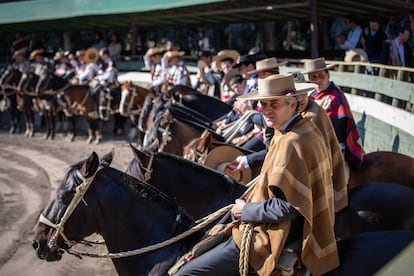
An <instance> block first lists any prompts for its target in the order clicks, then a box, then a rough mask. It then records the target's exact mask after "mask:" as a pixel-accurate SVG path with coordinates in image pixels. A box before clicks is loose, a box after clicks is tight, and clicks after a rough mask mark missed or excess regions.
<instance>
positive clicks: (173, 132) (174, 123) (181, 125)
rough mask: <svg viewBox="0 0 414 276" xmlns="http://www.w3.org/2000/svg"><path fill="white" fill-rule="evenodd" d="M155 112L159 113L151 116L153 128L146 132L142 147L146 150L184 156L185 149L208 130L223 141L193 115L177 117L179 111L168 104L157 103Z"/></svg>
mask: <svg viewBox="0 0 414 276" xmlns="http://www.w3.org/2000/svg"><path fill="white" fill-rule="evenodd" d="M160 106H161V107H160ZM153 110H157V112H158V113H156V114H155V115H154V114H152V115H150V117H151V116H155V117H153V119H152V120H151V123H150V124H151V127H150V129H149V130H147V131H146V133H145V136H144V139H143V142H142V147H143V148H144V149H146V150H149V151H165V152H169V153H174V154H177V155H182V154H183V147H184V146H185V145H186V144H188V143H189V142H190V141H191V140H192V139H194V138H196V137H199V136H200V135H201V134H202V133H203V131H204V130H206V129H209V130H210V131H211V132H212V135H214V137H215V138H216V139H217V140H220V141H223V139H222V138H221V137H220V135H218V134H215V131H214V129H212V128H209V127H208V125H207V124H203V123H200V122H197V120H192V119H191V118H192V117H191V115H189V119H185V118H180V117H179V116H175V114H177V113H176V112H175V110H177V109H174V108H171V107H170V106H169V105H168V104H167V106H164V104H163V102H162V101H159V102H158V101H157V102H156V103H155V106H154V108H153ZM151 113H152V112H151ZM174 113H175V114H174ZM190 114H195V113H190ZM141 122H142V121H141Z"/></svg>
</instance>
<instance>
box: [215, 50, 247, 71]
mask: <svg viewBox="0 0 414 276" xmlns="http://www.w3.org/2000/svg"><path fill="white" fill-rule="evenodd" d="M239 57H240V53H239V52H237V51H236V50H229V49H226V50H221V51H220V52H218V53H217V56H215V57H213V60H214V62H215V63H216V67H217V68H220V63H221V62H222V61H223V60H225V59H231V60H233V63H236V62H237V60H238V58H239Z"/></svg>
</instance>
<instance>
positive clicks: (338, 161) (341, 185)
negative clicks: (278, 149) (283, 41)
mask: <svg viewBox="0 0 414 276" xmlns="http://www.w3.org/2000/svg"><path fill="white" fill-rule="evenodd" d="M292 75H293V77H294V79H295V82H305V79H304V76H303V75H302V74H301V73H300V72H292ZM296 95H297V99H298V101H299V107H298V109H299V113H300V115H301V116H302V117H303V118H309V120H311V121H312V122H313V123H314V124H315V125H316V126H317V128H318V129H319V131H320V133H321V134H322V137H323V138H324V141H325V145H326V146H327V148H328V149H329V153H330V155H331V162H332V163H331V167H332V183H333V188H334V191H335V198H334V199H335V212H339V211H340V210H342V209H343V208H345V207H346V206H347V205H348V190H347V189H348V188H347V184H348V177H347V175H346V172H345V161H344V158H343V155H342V152H341V148H340V146H339V143H338V139H337V138H336V134H335V130H334V128H333V125H332V123H331V120H330V118H329V117H328V115H327V113H326V112H325V110H324V109H323V108H322V107H321V106H319V105H318V104H317V103H315V101H313V100H312V99H311V98H310V97H309V96H308V94H307V93H297V94H296ZM273 134H274V131H273V129H272V128H267V129H266V131H265V142H266V148H265V149H263V150H260V151H256V152H253V153H250V154H248V155H240V156H237V158H236V159H235V160H234V161H233V162H231V163H230V165H229V167H230V168H231V169H232V170H233V171H238V170H242V169H246V168H256V167H261V166H262V165H263V161H264V159H265V157H266V154H267V152H268V147H269V146H270V140H271V139H272V138H273Z"/></svg>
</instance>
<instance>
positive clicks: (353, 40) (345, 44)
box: [336, 15, 362, 50]
mask: <svg viewBox="0 0 414 276" xmlns="http://www.w3.org/2000/svg"><path fill="white" fill-rule="evenodd" d="M346 25H347V27H348V33H347V35H346V38H345V34H340V35H338V36H337V37H336V39H337V41H338V44H339V48H341V49H343V50H350V49H354V48H358V46H359V45H358V43H359V40H360V39H361V35H362V29H361V27H360V26H359V25H358V24H357V22H356V17H355V16H353V15H350V16H348V18H347V19H346Z"/></svg>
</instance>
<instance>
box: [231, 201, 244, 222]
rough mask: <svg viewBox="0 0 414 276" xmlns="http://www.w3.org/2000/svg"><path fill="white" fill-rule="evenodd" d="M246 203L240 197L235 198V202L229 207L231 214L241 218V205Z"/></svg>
mask: <svg viewBox="0 0 414 276" xmlns="http://www.w3.org/2000/svg"><path fill="white" fill-rule="evenodd" d="M245 204H246V202H245V201H244V200H242V199H236V203H235V204H234V206H233V208H232V209H231V212H232V214H233V216H234V217H235V218H237V219H239V218H241V216H242V211H243V207H244V205H245Z"/></svg>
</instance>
